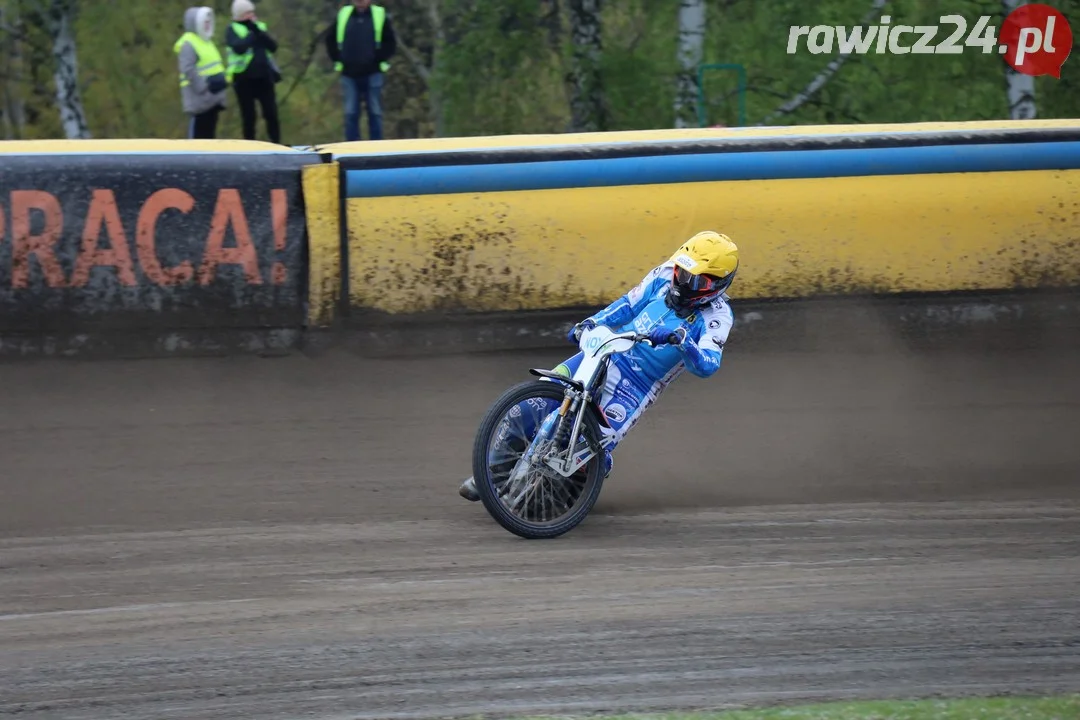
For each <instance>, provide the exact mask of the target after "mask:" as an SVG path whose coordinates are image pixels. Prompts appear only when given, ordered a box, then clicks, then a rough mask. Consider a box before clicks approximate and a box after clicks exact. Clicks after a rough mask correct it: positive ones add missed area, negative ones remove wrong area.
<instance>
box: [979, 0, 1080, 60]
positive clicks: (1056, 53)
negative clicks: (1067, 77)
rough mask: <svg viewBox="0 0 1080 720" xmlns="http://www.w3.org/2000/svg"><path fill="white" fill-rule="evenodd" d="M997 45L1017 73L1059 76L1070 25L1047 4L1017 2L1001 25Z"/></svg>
mask: <svg viewBox="0 0 1080 720" xmlns="http://www.w3.org/2000/svg"><path fill="white" fill-rule="evenodd" d="M1000 42H1001V45H1000V47H999V48H998V49H999V50H1000V51H1001V53H1002V54H1004V55H1005V62H1007V63H1009V65H1011V66H1012V68H1013V69H1014V70H1016V71H1017V72H1021V73H1024V74H1025V75H1036V76H1037V75H1052V76H1054V77H1055V78H1060V77H1061V66H1062V65H1064V64H1065V59H1066V58H1068V57H1069V53H1070V52H1071V51H1072V43H1073V36H1072V28H1070V27H1069V21H1068V20H1066V19H1065V16H1064V15H1062V14H1061V13H1059V12H1058V11H1057V10H1055V9H1054V8H1052V7H1050V6H1049V5H1040V4H1039V3H1032V4H1030V5H1021V6H1020V7H1018V8H1016V9H1015V10H1013V11H1012V12H1011V13H1009V16H1008V17H1007V18H1005V22H1004V23H1003V24H1002V26H1001V39H1000Z"/></svg>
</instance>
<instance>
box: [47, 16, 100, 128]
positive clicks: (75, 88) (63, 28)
mask: <svg viewBox="0 0 1080 720" xmlns="http://www.w3.org/2000/svg"><path fill="white" fill-rule="evenodd" d="M75 3H76V0H52V1H51V2H50V3H49V7H48V8H41V10H43V11H44V12H43V13H42V15H43V16H44V19H45V27H46V29H47V30H48V31H49V37H50V38H52V58H53V79H54V81H55V82H56V107H57V109H58V110H59V111H60V124H61V126H62V127H63V128H64V135H65V137H67V138H68V139H69V140H70V139H80V140H81V139H86V138H89V137H90V128H89V127H88V125H87V122H86V111H85V110H84V109H83V104H82V97H81V95H80V93H79V65H78V57H77V54H76V52H75V33H74V30H73V28H72V26H73V24H74V22H73V21H74V15H75Z"/></svg>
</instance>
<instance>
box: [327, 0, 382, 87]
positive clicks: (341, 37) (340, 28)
mask: <svg viewBox="0 0 1080 720" xmlns="http://www.w3.org/2000/svg"><path fill="white" fill-rule="evenodd" d="M355 9H356V8H355V7H353V4H352V3H349V4H348V5H346V6H345V7H343V8H341V9H340V10H338V14H337V46H338V52H341V46H342V45H343V44H344V43H345V26H346V25H347V24H348V22H349V18H350V17H351V16H352V12H353V10H355ZM371 19H372V21H374V23H375V48H376V49H378V48H379V47H380V46H381V45H382V29H383V23H385V22H386V8H384V7H383V6H382V5H374V4H372V6H371ZM379 69H380V70H382V71H383V72H386V71H387V70H389V69H390V63H388V62H386V61H383V62H381V63H379ZM334 70H337V71H338V72H341V63H340V62H336V63H334Z"/></svg>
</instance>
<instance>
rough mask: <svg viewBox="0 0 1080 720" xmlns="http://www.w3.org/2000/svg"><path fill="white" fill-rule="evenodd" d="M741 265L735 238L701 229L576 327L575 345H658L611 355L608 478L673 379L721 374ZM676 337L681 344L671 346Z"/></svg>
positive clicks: (576, 359) (567, 366)
mask: <svg viewBox="0 0 1080 720" xmlns="http://www.w3.org/2000/svg"><path fill="white" fill-rule="evenodd" d="M738 267H739V248H738V247H737V246H736V245H735V243H734V242H732V240H731V238H729V237H728V236H726V235H723V234H721V233H717V232H713V231H711V230H707V231H704V232H699V233H697V234H696V235H694V236H693V237H691V238H690V239H689V240H687V241H686V242H685V243H683V245H682V246H681V247H679V249H678V250H676V251H675V254H674V255H672V256H671V258H670V259H669V260H668V261H667V262H665V263H664V264H662V265H660V266H658V267H655V268H653V269H652V270H651V271H649V273H648V274H647V275H646V276H645V278H644V279H643V280H642V281H641V282H640V283H639V284H638V285H637V286H636V287H634V288H632V289H631V290H630V291H629V292H628V293H626V294H625V295H623V296H622V297H620V298H619V299H618V300H616V301H615V302H613V303H611V304H610V305H608V306H607V307H606V308H604V309H603V310H601V311H600V312H598V313H596V314H595V315H593V316H591V317H589V318H586V319H585V320H583V321H582V322H580V323H578V324H577V325H575V326H574V327H573V328H571V330H570V332H569V334H568V335H567V339H568V340H569V341H571V342H573V343H575V344H576V343H577V342H578V341H579V339H580V337H581V332H582V331H583V330H585V329H590V328H594V327H596V326H597V325H606V326H607V327H609V328H611V329H612V330H613V331H615V332H628V331H630V330H633V331H635V332H638V333H642V334H648V335H649V339H650V340H651V341H652V343H653V346H654V347H649V346H647V345H635V346H634V347H633V348H631V349H630V350H627V351H626V352H624V353H619V354H616V355H613V356H612V358H611V365H610V366H609V368H608V373H607V380H606V382H605V383H604V389H603V391H602V393H601V395H600V399H599V405H600V407H601V409H602V410H603V412H604V415H605V416H606V417H607V420H608V422H609V423H610V424H611V428H612V429H611V430H607V429H606V428H603V430H604V432H605V434H606V435H607V437H606V438H605V442H604V451H605V452H604V462H605V471H604V475H605V477H606V476H607V474H608V473H610V472H611V465H612V459H611V453H612V451H613V450H614V449H615V446H616V445H617V444H618V443H619V442H620V441H621V440H622V439H623V437H625V436H626V434H627V433H628V432H629V431H630V429H631V428H632V427H633V426H634V424H635V423H637V421H638V420H639V419H641V416H642V414H644V412H645V410H647V409H648V408H649V407H650V406H651V405H652V404H653V403H654V402H656V399H657V398H658V397H659V396H660V394H661V393H662V392H663V391H664V389H665V388H667V386H668V385H669V384H670V383H671V381H672V380H674V379H675V378H676V377H678V376H679V375H680V374H682V371H683V370H684V369H687V368H688V369H689V370H690V372H691V373H693V374H694V375H697V376H698V377H702V378H707V377H709V376H711V375H712V374H713V373H715V372H716V371H717V370H718V369H720V360H721V357H722V355H723V349H724V343H726V342H727V337H728V332H729V331H730V330H731V326H732V324H733V323H734V320H735V317H734V314H733V313H732V311H731V306H730V305H729V304H728V296H727V294H726V291H727V289H728V287H730V285H731V282H732V280H734V279H735V272H736V271H737V270H738ZM672 333H675V334H676V336H677V338H678V341H677V342H676V343H674V344H668V340H669V338H670V336H671V335H672ZM583 357H584V355H583V353H581V352H580V351H579V352H578V353H577V354H576V355H574V356H573V357H571V358H570V359H569V360H567V361H566V362H564V363H561V364H560V365H559V366H558V367H556V368H555V372H558V373H561V374H563V375H566V376H568V377H569V376H571V375H573V373H574V371H575V370H576V369H577V367H578V365H579V364H580V363H581V360H582V358H583ZM458 492H459V493H460V494H461V496H462V497H463V498H465V499H466V500H472V501H476V500H479V499H480V495H479V494H478V493H477V491H476V482H475V481H474V479H473V478H472V477H469V478H467V479H466V480H465V482H463V483H462V484H461V487H460V488H459V490H458Z"/></svg>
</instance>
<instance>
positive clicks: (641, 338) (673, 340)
mask: <svg viewBox="0 0 1080 720" xmlns="http://www.w3.org/2000/svg"><path fill="white" fill-rule="evenodd" d="M665 340H666V342H665V343H664V344H666V345H678V344H679V333H676V332H673V333H671V334H669V335H668V336H667V338H665ZM634 342H636V343H638V342H640V343H645V344H646V345H648V346H649V347H656V343H654V342H653V341H652V340H650V339H649V336H648V335H643V334H641V333H634Z"/></svg>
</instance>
